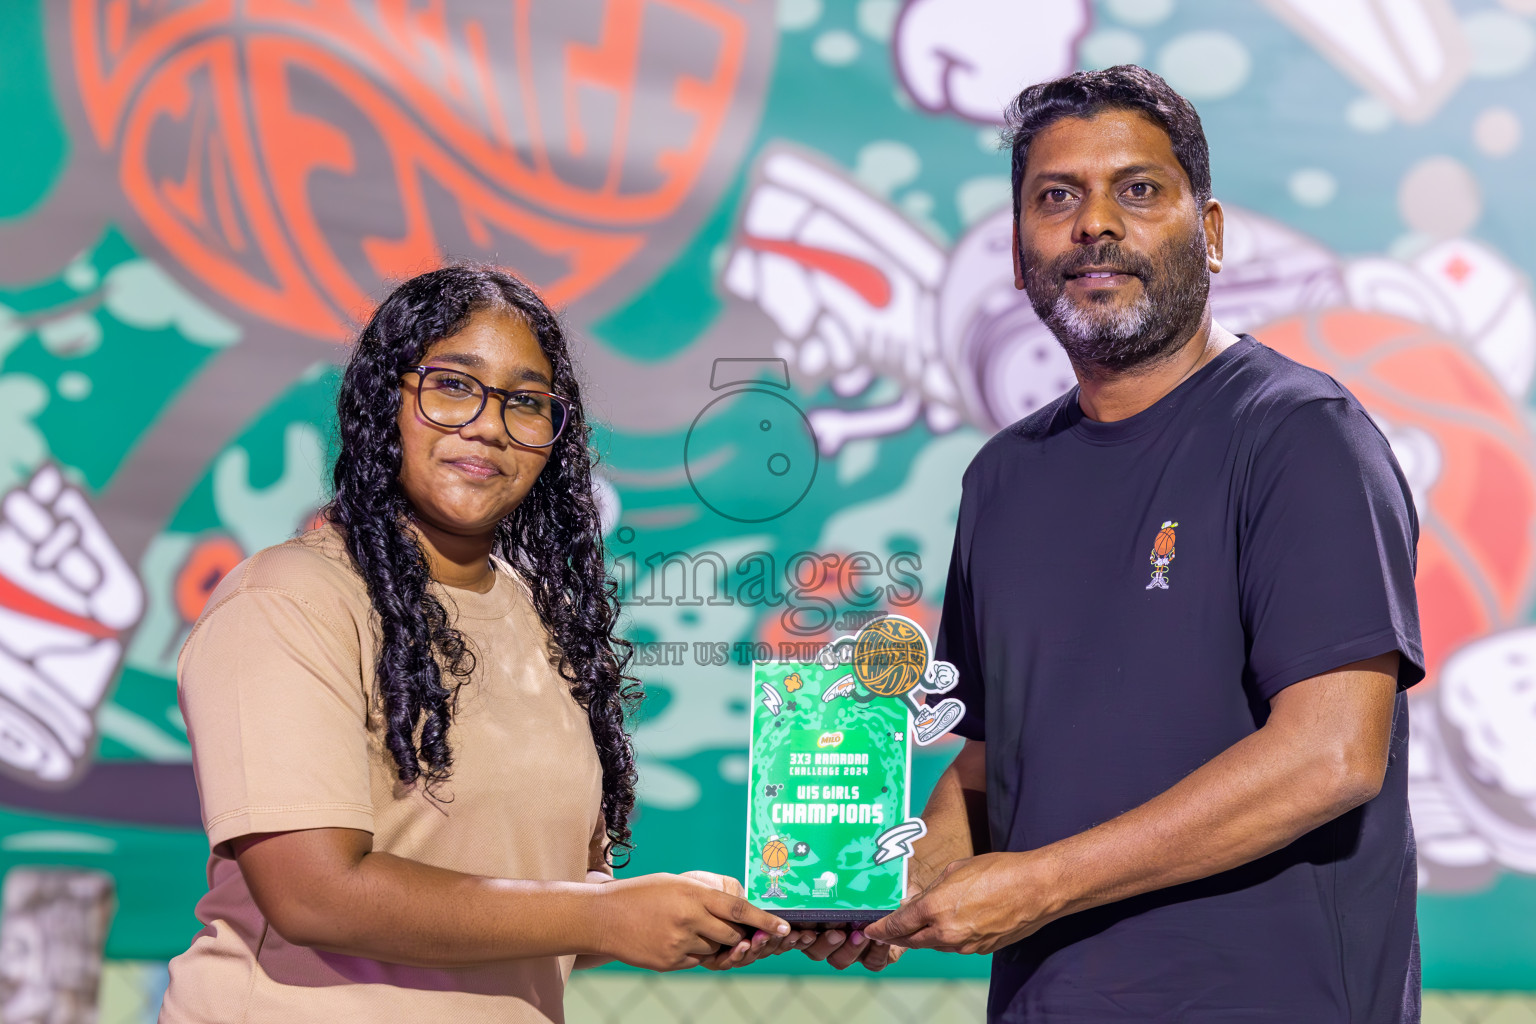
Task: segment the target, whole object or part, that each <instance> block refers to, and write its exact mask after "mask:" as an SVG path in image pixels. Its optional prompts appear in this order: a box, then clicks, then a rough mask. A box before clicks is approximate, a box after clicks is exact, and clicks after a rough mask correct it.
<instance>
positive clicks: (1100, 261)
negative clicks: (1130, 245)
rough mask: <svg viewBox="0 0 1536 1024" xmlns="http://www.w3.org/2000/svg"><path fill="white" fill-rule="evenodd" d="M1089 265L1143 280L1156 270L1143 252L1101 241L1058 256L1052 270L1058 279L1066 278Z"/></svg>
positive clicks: (1051, 267) (1053, 262) (1052, 274)
mask: <svg viewBox="0 0 1536 1024" xmlns="http://www.w3.org/2000/svg"><path fill="white" fill-rule="evenodd" d="M1089 267H1092V268H1094V269H1097V270H1109V269H1112V270H1117V271H1120V272H1121V273H1125V274H1131V275H1134V276H1136V277H1139V278H1141V279H1142V280H1143V281H1145V280H1147V278H1149V277H1151V276H1152V274H1153V270H1154V268H1153V266H1152V261H1151V260H1149V259H1148V258H1147V257H1146V256H1144V255H1142V254H1141V253H1138V252H1131V251H1129V250H1127V249H1124V248H1122V247H1121V246H1120V245H1119V244H1118V243H1116V242H1100V243H1099V244H1098V245H1095V246H1093V247H1091V248H1087V249H1077V250H1074V251H1072V252H1069V253H1067V254H1066V255H1064V256H1061V257H1059V258H1057V259H1056V260H1054V261H1052V263H1051V264H1050V272H1051V276H1053V277H1055V278H1057V279H1058V280H1065V279H1066V278H1068V277H1070V276H1072V275H1075V274H1079V273H1081V272H1083V271H1084V270H1087V269H1088V268H1089Z"/></svg>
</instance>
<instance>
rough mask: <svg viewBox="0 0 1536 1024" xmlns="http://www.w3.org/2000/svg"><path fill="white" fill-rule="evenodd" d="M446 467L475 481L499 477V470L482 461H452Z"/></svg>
mask: <svg viewBox="0 0 1536 1024" xmlns="http://www.w3.org/2000/svg"><path fill="white" fill-rule="evenodd" d="M448 465H450V466H452V467H453V468H454V469H456V470H458V471H459V472H460V473H463V474H464V475H465V476H468V477H472V478H473V479H475V480H487V479H489V478H491V477H493V476H500V475H501V470H499V469H497V468H496V467H495V466H493V465H491V464H490V463H489V462H486V461H485V460H484V459H454V460H452V461H450V462H449V463H448Z"/></svg>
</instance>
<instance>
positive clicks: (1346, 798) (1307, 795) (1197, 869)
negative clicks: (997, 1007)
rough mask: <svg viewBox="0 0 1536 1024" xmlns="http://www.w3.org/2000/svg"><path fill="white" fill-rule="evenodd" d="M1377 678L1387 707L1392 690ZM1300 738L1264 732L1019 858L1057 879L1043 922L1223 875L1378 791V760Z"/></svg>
mask: <svg viewBox="0 0 1536 1024" xmlns="http://www.w3.org/2000/svg"><path fill="white" fill-rule="evenodd" d="M1380 680H1381V681H1380V682H1378V683H1377V685H1378V686H1381V687H1382V688H1383V692H1384V699H1385V700H1387V701H1390V700H1391V695H1392V693H1393V692H1394V687H1393V684H1392V682H1391V680H1390V679H1388V678H1387V677H1386V676H1382V677H1380ZM1361 685H1364V684H1361ZM1387 717H1388V720H1390V712H1389V713H1388V716H1387ZM1387 728H1388V731H1390V725H1388V726H1387ZM1305 735H1306V734H1305V733H1304V732H1302V731H1301V730H1299V729H1286V728H1270V727H1268V726H1266V727H1265V728H1262V729H1260V730H1258V731H1257V732H1255V733H1253V734H1252V735H1250V736H1248V737H1245V738H1244V739H1242V740H1241V741H1239V742H1238V743H1236V744H1234V745H1233V746H1231V747H1229V748H1228V749H1227V750H1225V751H1223V752H1222V753H1221V754H1220V755H1218V756H1217V757H1215V758H1213V759H1212V760H1210V761H1209V762H1207V763H1206V764H1204V765H1202V766H1201V767H1200V768H1199V769H1197V770H1196V771H1194V772H1192V773H1191V774H1190V775H1188V776H1187V777H1185V778H1184V779H1183V780H1181V781H1180V782H1179V783H1177V784H1176V785H1174V786H1173V787H1171V788H1170V789H1168V790H1167V791H1165V792H1163V793H1161V794H1159V795H1158V796H1156V797H1154V798H1153V799H1151V800H1149V801H1147V802H1146V803H1145V804H1142V805H1141V806H1139V807H1137V808H1135V809H1133V810H1131V811H1128V812H1126V813H1125V814H1122V815H1120V816H1119V817H1117V818H1113V819H1111V820H1110V821H1107V822H1105V823H1104V824H1102V825H1099V826H1097V827H1095V828H1092V829H1089V830H1088V831H1086V832H1082V833H1080V834H1078V835H1075V836H1071V837H1069V838H1067V839H1064V840H1061V841H1060V842H1057V843H1053V844H1051V845H1050V846H1046V847H1043V848H1041V849H1039V850H1035V851H1031V852H1030V853H1027V854H1024V855H1022V856H1025V857H1029V858H1036V859H1040V860H1043V861H1044V862H1045V865H1046V870H1047V872H1048V873H1049V874H1050V875H1051V876H1052V877H1053V878H1054V880H1055V881H1056V882H1057V883H1058V884H1056V885H1055V886H1053V887H1052V891H1054V892H1055V893H1056V894H1057V895H1056V897H1055V900H1056V903H1057V905H1055V906H1053V907H1051V908H1050V910H1049V916H1050V917H1052V918H1055V917H1061V916H1064V915H1066V914H1070V913H1075V912H1077V911H1081V910H1086V909H1088V908H1090V907H1096V906H1100V905H1102V904H1105V903H1112V902H1114V901H1116V900H1122V899H1126V898H1128V897H1131V896H1136V895H1139V894H1141V893H1144V892H1151V891H1153V890H1155V889H1162V888H1165V887H1167V886H1170V885H1178V884H1180V883H1183V882H1189V881H1193V880H1195V879H1198V878H1205V877H1208V876H1210V875H1214V874H1218V873H1220V872H1222V871H1227V870H1230V869H1231V868H1235V867H1238V866H1239V865H1242V864H1246V863H1248V862H1249V861H1252V860H1256V859H1258V858H1259V857H1262V856H1264V855H1265V854H1268V853H1272V852H1274V851H1275V850H1278V849H1281V848H1282V847H1284V846H1286V845H1287V844H1289V843H1291V842H1293V841H1294V840H1296V839H1297V838H1299V837H1301V836H1302V835H1304V834H1306V833H1307V832H1310V831H1311V830H1312V829H1315V828H1317V827H1318V826H1320V825H1322V824H1324V823H1325V822H1328V821H1331V820H1332V819H1334V818H1336V817H1338V816H1339V815H1340V814H1343V813H1345V812H1346V811H1348V810H1351V809H1352V808H1354V807H1357V806H1359V805H1360V804H1362V803H1364V802H1365V801H1367V800H1369V799H1370V798H1371V797H1373V796H1374V795H1375V793H1376V791H1377V789H1379V787H1380V784H1381V777H1382V774H1383V773H1384V771H1385V767H1386V765H1385V760H1384V758H1383V759H1382V763H1381V764H1380V765H1379V766H1375V765H1371V764H1359V763H1350V762H1349V760H1348V759H1347V757H1345V756H1344V755H1342V754H1340V755H1339V756H1331V755H1330V754H1329V753H1328V752H1327V751H1319V750H1317V749H1315V748H1313V747H1312V746H1310V745H1309V744H1308V743H1307V742H1305V741H1304V740H1305Z"/></svg>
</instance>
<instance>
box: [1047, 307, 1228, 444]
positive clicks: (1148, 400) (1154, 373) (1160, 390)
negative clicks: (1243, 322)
mask: <svg viewBox="0 0 1536 1024" xmlns="http://www.w3.org/2000/svg"><path fill="white" fill-rule="evenodd" d="M1236 341H1237V336H1236V335H1235V334H1233V333H1232V332H1231V331H1229V330H1227V329H1226V328H1225V327H1223V326H1221V325H1220V324H1218V323H1217V322H1216V321H1214V320H1212V319H1211V314H1210V311H1209V310H1207V311H1206V314H1205V318H1204V319H1203V320H1202V321H1201V323H1200V326H1199V328H1198V329H1196V331H1195V333H1194V334H1193V335H1191V336H1190V338H1189V340H1188V341H1186V342H1184V344H1182V345H1180V346H1179V347H1178V348H1176V349H1174V350H1173V351H1172V352H1170V353H1168V354H1166V355H1163V356H1160V357H1159V358H1158V359H1156V360H1155V361H1154V362H1152V363H1150V364H1146V365H1143V366H1135V367H1131V368H1130V369H1127V370H1118V371H1116V370H1106V369H1103V368H1101V367H1078V366H1074V367H1073V370H1074V371H1075V372H1076V373H1077V382H1078V395H1077V404H1078V405H1079V406H1080V407H1081V408H1082V410H1083V415H1085V416H1087V417H1088V418H1089V419H1091V420H1097V421H1098V422H1100V423H1113V422H1115V421H1116V420H1124V419H1130V418H1131V417H1132V416H1135V415H1136V414H1137V413H1139V412H1141V411H1143V410H1144V409H1149V408H1151V407H1152V406H1153V405H1155V404H1157V402H1158V401H1159V400H1160V399H1162V398H1163V396H1165V395H1167V394H1168V393H1169V392H1170V391H1172V390H1173V389H1174V388H1176V387H1178V386H1179V385H1180V384H1182V383H1184V381H1186V380H1188V379H1189V378H1190V377H1191V376H1192V375H1193V374H1194V373H1195V371H1196V370H1199V369H1200V367H1202V366H1204V365H1205V364H1206V363H1208V362H1210V361H1211V360H1212V359H1213V358H1215V356H1216V354H1217V353H1218V352H1221V351H1222V350H1223V349H1225V348H1227V347H1228V346H1229V345H1231V344H1233V343H1234V342H1236Z"/></svg>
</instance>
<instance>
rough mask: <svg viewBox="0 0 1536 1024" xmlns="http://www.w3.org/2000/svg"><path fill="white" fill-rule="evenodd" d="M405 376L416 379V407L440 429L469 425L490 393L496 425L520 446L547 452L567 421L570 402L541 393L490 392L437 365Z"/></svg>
mask: <svg viewBox="0 0 1536 1024" xmlns="http://www.w3.org/2000/svg"><path fill="white" fill-rule="evenodd" d="M405 372H407V373H414V374H416V375H417V376H418V377H420V378H421V381H420V384H419V385H418V386H417V388H416V408H418V409H420V410H421V414H422V415H423V416H425V417H426V418H427V419H429V420H431V421H432V422H433V423H436V424H437V425H438V426H440V427H462V426H464V425H465V424H468V423H473V422H474V421H475V417H477V416H479V415H480V413H481V411H482V410H483V409H484V408H485V403H486V399H487V398H488V397H489V396H491V395H495V396H496V397H497V398H500V399H501V422H502V424H503V425H504V426H505V427H506V428H507V436H508V437H510V438H512V440H514V441H516V442H517V443H518V444H520V445H523V446H525V447H528V448H548V447H549V446H550V445H552V444H554V443H555V441H557V440H558V439H559V437H560V433H561V431H563V430H565V426H566V424H567V423H569V422H571V403H570V400H569V399H566V398H561V397H560V396H559V395H552V394H550V393H549V392H547V391H508V390H507V389H505V388H493V387H491V386H490V385H488V384H482V383H481V382H480V381H479V380H477V379H476V378H475V377H473V376H471V375H470V374H467V373H465V372H464V371H463V370H449V369H446V368H444V367H441V366H413V367H411V368H410V369H409V370H407V371H405Z"/></svg>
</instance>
